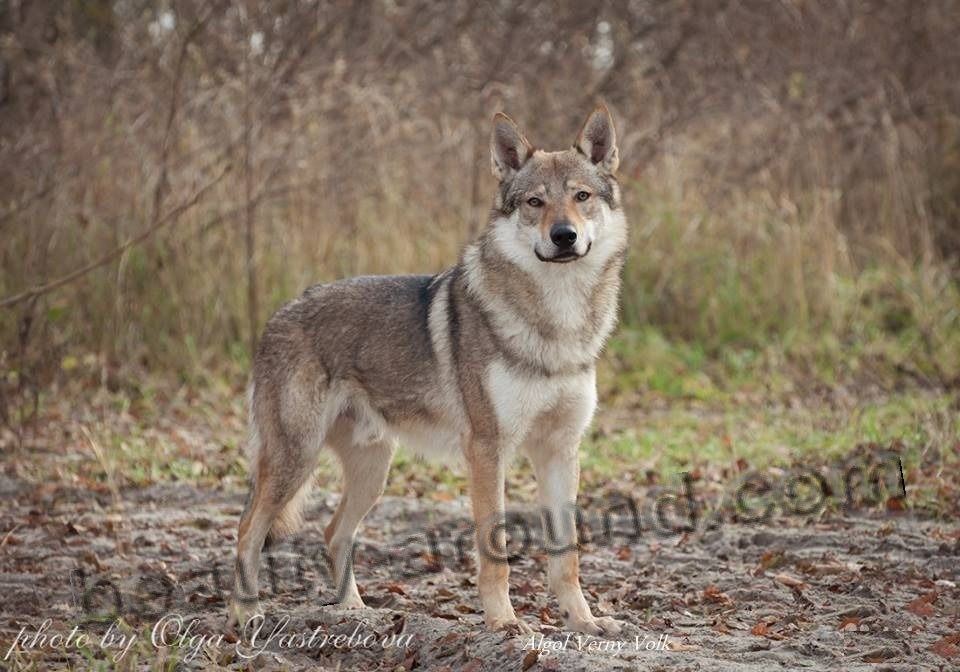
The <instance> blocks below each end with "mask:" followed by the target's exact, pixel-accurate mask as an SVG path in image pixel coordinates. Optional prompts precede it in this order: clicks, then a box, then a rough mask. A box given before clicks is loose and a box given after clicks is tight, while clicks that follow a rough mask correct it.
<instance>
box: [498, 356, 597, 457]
mask: <svg viewBox="0 0 960 672" xmlns="http://www.w3.org/2000/svg"><path fill="white" fill-rule="evenodd" d="M487 391H488V394H489V395H490V401H491V403H492V405H493V409H494V412H495V414H496V416H497V423H498V426H499V429H500V434H501V436H502V438H503V440H504V442H505V443H506V447H507V448H508V449H509V450H513V449H515V448H516V447H517V446H519V445H520V444H521V443H522V442H523V440H524V439H525V438H526V437H527V436H528V435H529V434H530V432H531V430H532V429H534V425H535V423H536V422H538V421H540V420H542V418H543V416H544V414H545V413H547V412H549V411H550V410H552V409H555V408H559V407H563V413H562V422H563V424H564V425H565V429H566V430H568V432H569V434H570V435H571V436H574V435H575V436H576V437H577V438H579V434H580V432H581V431H582V430H583V428H584V427H585V426H586V425H587V423H589V422H590V418H591V417H592V416H593V411H594V409H595V408H596V404H597V389H596V374H595V373H594V372H593V371H592V370H590V371H584V372H581V373H576V374H571V375H566V376H551V377H544V376H531V375H528V374H526V373H524V372H521V371H519V370H517V369H514V368H511V367H510V366H508V365H507V364H505V363H504V362H503V361H501V360H495V361H494V362H492V363H491V364H490V365H489V367H488V368H487ZM558 429H559V428H558Z"/></svg>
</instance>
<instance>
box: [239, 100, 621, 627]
mask: <svg viewBox="0 0 960 672" xmlns="http://www.w3.org/2000/svg"><path fill="white" fill-rule="evenodd" d="M491 154H492V166H493V173H494V175H495V177H496V178H497V180H498V181H499V188H498V190H497V194H496V197H495V200H494V206H493V210H492V212H491V215H490V219H489V223H488V225H487V226H486V228H485V230H484V231H483V232H482V234H481V235H480V236H479V238H478V239H477V240H475V241H474V242H472V243H471V244H469V245H467V247H466V248H465V249H464V250H463V252H462V254H461V256H460V260H459V263H457V265H455V266H454V267H453V268H451V269H448V270H446V271H444V272H442V273H439V274H437V275H433V276H429V275H403V276H375V277H358V278H352V279H348V280H342V281H339V282H334V283H331V284H325V285H316V286H313V287H310V288H309V289H307V290H306V291H305V292H304V293H303V295H302V296H301V297H300V298H297V299H294V300H293V301H291V302H290V303H288V304H286V305H285V306H283V307H282V308H281V309H280V310H279V311H277V312H276V314H274V315H273V317H272V318H271V319H270V320H269V322H268V323H267V326H266V328H265V330H264V332H263V337H262V339H261V340H260V345H259V347H258V350H257V353H256V357H255V359H254V363H253V384H252V386H251V401H250V425H251V431H250V441H249V454H250V455H249V457H250V467H251V471H252V474H251V490H250V495H249V497H248V500H247V506H246V508H245V510H244V512H243V514H242V516H241V519H240V529H239V534H238V538H237V561H236V568H235V581H234V589H233V598H232V605H231V608H230V611H231V615H230V623H231V624H235V623H237V622H238V621H241V622H243V619H246V618H247V617H249V616H250V615H251V614H253V613H255V612H257V611H258V609H259V605H258V583H257V573H258V568H259V565H260V554H261V549H262V547H263V546H264V543H265V542H268V541H270V540H272V539H275V538H279V537H281V536H283V535H285V534H288V533H290V532H293V531H294V530H295V529H296V528H297V527H298V525H299V524H300V522H301V509H302V505H303V503H304V499H305V496H306V495H307V494H308V492H309V488H310V485H311V481H312V478H311V476H312V472H313V471H314V468H315V467H316V465H317V462H318V456H319V453H320V450H321V449H322V448H323V447H324V446H325V447H327V448H329V449H330V450H331V451H332V452H333V453H334V454H335V455H336V456H337V458H338V459H339V462H340V463H341V465H342V479H343V496H342V497H341V499H340V502H339V504H338V506H337V509H336V511H335V512H334V514H333V516H332V518H331V520H330V522H329V524H328V525H327V527H326V529H325V531H324V537H325V539H326V541H327V544H328V548H329V551H330V557H331V559H332V565H333V577H334V579H335V580H336V584H337V586H339V606H340V607H341V608H360V607H363V601H362V600H361V598H360V593H359V592H358V591H357V584H356V581H355V579H354V573H353V561H352V556H353V545H354V537H355V535H356V532H357V527H358V525H359V524H360V522H361V521H362V520H363V517H364V516H365V515H366V514H367V512H368V511H369V510H370V508H371V507H372V506H373V505H374V503H375V502H376V501H377V500H378V499H379V497H380V495H381V494H382V493H383V488H384V485H385V483H386V478H387V471H388V469H389V466H390V462H391V459H392V456H393V453H394V449H395V446H396V445H397V444H398V443H400V444H402V445H404V446H406V447H407V448H408V449H410V450H412V451H413V452H414V453H416V454H424V453H427V454H432V455H433V456H436V455H437V454H438V453H439V454H445V455H449V456H452V457H455V458H458V459H461V460H462V461H463V462H465V463H466V467H467V474H468V483H469V490H470V497H471V502H472V509H473V518H474V523H475V525H474V527H475V539H476V545H477V550H478V578H477V585H478V589H479V594H480V601H481V604H482V606H483V612H484V620H485V622H486V625H487V626H488V627H489V628H492V629H499V628H506V627H508V626H513V628H512V629H515V630H516V629H518V630H520V631H522V632H528V631H529V628H528V626H526V625H524V624H523V623H522V621H518V620H517V616H516V614H515V613H514V610H513V607H512V606H511V604H510V598H509V595H508V573H509V565H508V563H507V560H506V552H505V548H506V539H505V533H504V529H505V524H504V520H505V512H504V472H505V469H506V466H507V464H508V463H509V462H510V460H511V457H512V456H513V455H514V454H516V452H517V451H522V452H523V453H524V454H526V456H527V457H528V458H529V459H530V462H531V464H532V466H533V471H534V475H535V477H536V480H537V484H538V489H539V503H540V509H541V515H542V520H543V525H544V531H545V535H544V536H545V538H547V540H548V546H549V547H548V551H549V552H548V556H549V559H548V583H549V586H550V589H551V591H552V592H553V593H554V594H555V596H556V598H557V601H558V603H559V610H560V613H561V614H562V616H563V619H564V622H565V625H566V627H567V628H568V629H571V630H574V631H579V632H585V633H588V634H593V635H597V634H616V633H618V632H619V631H620V624H619V623H618V622H617V621H615V620H614V619H612V618H609V617H595V616H594V615H593V614H592V613H591V611H590V607H589V606H587V601H586V599H585V598H584V596H583V592H582V590H581V587H580V576H579V555H578V550H577V549H578V546H577V536H576V535H577V533H576V523H575V511H574V507H575V503H576V498H577V489H578V482H579V460H578V446H579V443H580V439H581V437H582V435H583V432H584V430H585V429H586V428H587V425H588V424H589V422H590V419H591V417H592V416H593V412H594V408H595V407H596V403H597V393H596V368H595V364H596V360H597V357H598V356H599V354H600V352H601V350H602V349H603V346H604V342H605V340H606V338H607V336H608V335H609V334H610V332H611V330H612V329H613V327H614V324H615V322H616V317H617V299H618V294H619V291H620V272H621V268H622V266H623V261H624V256H625V254H626V249H627V224H626V220H625V218H624V214H623V209H622V207H621V197H620V188H619V185H618V182H617V180H616V178H615V173H616V170H617V165H618V163H619V153H618V150H617V144H616V136H615V131H614V126H613V120H612V119H611V117H610V113H609V111H608V110H607V108H606V107H605V106H604V105H602V104H601V105H599V106H598V107H597V108H596V109H595V110H594V111H593V112H591V114H590V115H589V116H588V117H587V119H586V121H585V122H584V124H583V126H582V128H581V130H580V132H579V134H578V135H577V138H576V141H575V142H574V145H573V147H572V148H570V149H567V150H564V151H543V150H540V149H535V148H534V147H533V145H531V144H530V142H529V141H528V140H527V139H526V138H525V137H524V135H523V134H522V133H521V132H520V129H519V128H518V127H517V125H516V124H515V123H514V122H513V121H512V120H511V119H510V118H509V117H508V116H506V115H505V114H502V113H500V114H497V115H496V116H495V117H494V120H493V132H492V134H491ZM548 532H549V534H547V533H548Z"/></svg>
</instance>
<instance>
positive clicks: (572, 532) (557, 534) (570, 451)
mask: <svg viewBox="0 0 960 672" xmlns="http://www.w3.org/2000/svg"><path fill="white" fill-rule="evenodd" d="M577 448H578V442H576V441H571V440H570V436H569V433H566V434H564V433H559V432H551V433H550V435H549V436H547V437H544V439H543V440H540V441H534V442H531V443H530V444H529V445H528V447H527V454H528V455H529V457H530V461H531V462H532V464H533V469H534V473H535V475H536V477H537V491H538V494H539V499H540V509H541V516H542V520H543V530H544V535H543V536H544V544H545V546H546V550H547V557H548V558H549V559H548V567H547V578H548V580H549V583H550V589H551V590H552V591H553V593H554V594H555V595H556V596H557V601H558V602H559V606H560V614H561V615H562V616H563V620H564V624H565V625H566V627H567V628H569V629H571V630H575V631H577V632H584V633H587V634H589V635H600V634H607V635H615V634H618V633H619V632H620V624H619V623H618V622H617V621H615V620H614V619H612V618H609V617H600V618H597V617H595V616H594V615H593V614H592V613H591V612H590V607H589V606H588V605H587V601H586V599H585V598H584V596H583V590H582V589H581V588H580V553H579V551H578V550H577V525H576V502H577V489H578V487H579V481H580V459H579V458H580V456H579V453H578V450H577Z"/></svg>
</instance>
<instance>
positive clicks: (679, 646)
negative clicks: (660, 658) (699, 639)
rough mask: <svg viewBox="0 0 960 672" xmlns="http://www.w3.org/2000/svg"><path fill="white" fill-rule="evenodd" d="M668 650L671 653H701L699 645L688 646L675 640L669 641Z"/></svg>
mask: <svg viewBox="0 0 960 672" xmlns="http://www.w3.org/2000/svg"><path fill="white" fill-rule="evenodd" d="M667 648H668V649H670V650H671V651H699V650H700V646H699V645H698V644H687V643H685V642H680V641H677V640H675V639H667Z"/></svg>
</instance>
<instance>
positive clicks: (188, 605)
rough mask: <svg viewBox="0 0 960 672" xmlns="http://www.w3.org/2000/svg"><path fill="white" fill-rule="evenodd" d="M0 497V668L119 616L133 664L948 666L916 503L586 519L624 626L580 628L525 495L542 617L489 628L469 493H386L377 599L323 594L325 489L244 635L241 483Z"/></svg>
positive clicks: (361, 569)
mask: <svg viewBox="0 0 960 672" xmlns="http://www.w3.org/2000/svg"><path fill="white" fill-rule="evenodd" d="M0 495H2V498H3V501H4V502H5V504H4V508H3V511H2V513H0V595H2V596H3V603H2V608H0V643H2V650H0V655H8V654H9V655H8V657H7V658H6V660H5V661H0V666H2V665H8V666H11V667H15V668H19V667H29V666H30V665H31V663H35V664H36V665H37V667H39V668H40V669H51V668H53V669H56V668H63V667H70V666H73V667H75V668H76V669H87V668H88V667H89V666H92V665H93V664H94V663H96V662H97V661H109V656H117V654H118V652H120V651H121V650H122V648H123V647H122V646H121V644H120V640H119V633H121V632H123V631H124V630H123V624H129V625H130V626H131V628H133V630H131V632H133V631H136V632H138V633H139V635H138V641H137V642H136V643H135V645H134V646H131V648H130V649H129V651H128V652H127V654H126V655H125V656H124V657H120V658H119V661H120V662H119V663H118V666H119V667H123V666H126V667H130V668H134V669H136V668H144V669H152V668H153V667H154V666H155V665H156V664H157V662H158V661H161V662H162V661H163V660H171V659H173V660H176V659H179V666H178V667H179V669H207V668H210V667H212V666H215V665H219V666H223V667H227V668H236V669H247V668H248V667H252V668H255V669H343V670H377V669H382V670H395V669H404V670H411V669H423V670H526V669H532V670H540V669H543V670H635V669H643V670H711V671H713V670H730V671H733V670H736V671H744V672H745V671H748V670H750V671H753V670H757V671H759V670H771V669H816V670H819V669H830V668H837V669H843V670H878V669H882V670H919V669H930V670H956V669H960V668H958V664H960V656H958V648H960V622H958V621H960V587H958V584H960V530H958V528H957V526H956V525H955V524H952V525H947V524H944V522H943V521H940V522H938V521H936V520H931V519H924V518H920V517H918V516H917V515H916V514H915V513H908V512H906V511H896V510H893V511H888V512H885V513H873V514H870V515H852V514H850V513H847V514H844V513H835V514H830V515H822V516H818V517H816V518H811V519H803V518H798V517H792V518H791V517H787V518H776V519H774V520H769V521H767V522H766V523H764V524H744V523H736V522H731V520H726V521H713V523H712V524H705V525H702V526H700V529H698V530H697V531H695V532H687V533H669V534H658V533H657V532H656V531H655V530H653V529H652V528H651V527H650V526H648V525H647V524H646V523H644V524H643V525H641V528H640V534H639V536H636V535H635V536H634V537H633V538H632V537H631V536H630V534H631V527H630V525H626V526H625V525H624V524H623V523H624V522H625V521H626V522H629V520H628V519H627V518H624V517H623V516H621V517H619V518H618V517H617V516H613V517H612V518H611V520H613V522H614V524H613V525H612V527H611V534H610V535H609V537H604V536H603V534H602V526H599V525H597V524H596V523H597V522H598V521H600V520H602V518H599V517H595V518H594V520H593V525H592V527H591V528H590V531H591V532H592V541H591V543H588V544H585V546H584V549H583V553H582V562H581V564H582V569H581V575H582V582H583V584H584V586H585V588H586V593H587V599H588V601H590V602H591V604H592V606H593V608H594V611H595V613H597V614H605V615H610V616H613V617H615V618H617V619H619V620H620V621H622V622H623V624H624V627H623V632H622V633H621V634H620V635H618V636H615V637H614V636H611V637H594V638H587V637H579V638H578V636H576V635H570V634H569V633H567V632H565V631H564V630H563V629H562V628H561V627H560V623H559V615H558V614H557V613H556V605H555V603H554V602H553V601H552V598H551V597H550V596H549V594H548V591H547V589H546V587H545V575H544V570H545V559H546V554H545V553H544V552H543V547H542V544H541V543H540V542H539V538H538V534H539V533H538V526H537V525H535V524H534V522H533V521H534V520H535V515H534V511H532V510H531V509H523V508H521V509H518V510H517V511H516V512H515V517H514V518H512V520H514V521H515V524H514V526H513V527H512V528H511V538H512V542H511V544H512V545H511V550H512V551H513V552H515V555H516V557H515V558H514V560H513V561H512V562H511V580H510V581H511V595H512V599H513V603H514V606H515V607H516V609H517V612H518V614H519V615H520V617H521V618H522V620H523V621H524V622H525V623H526V624H527V625H529V626H530V627H531V628H532V629H533V631H534V633H533V634H532V635H530V634H520V633H517V632H487V631H486V630H485V629H484V628H483V627H482V616H481V614H480V613H478V612H479V601H478V598H477V595H476V588H475V585H474V580H473V570H474V568H473V564H472V554H471V552H470V548H469V546H470V544H469V542H468V540H469V538H470V534H469V509H468V506H467V503H466V502H465V501H463V500H461V499H454V500H453V501H449V502H438V501H421V500H416V499H410V498H397V497H385V498H384V500H383V501H382V502H381V503H380V504H378V506H377V507H376V508H375V509H374V511H373V512H371V514H370V516H369V517H368V518H367V520H366V523H365V525H364V527H363V529H362V534H361V538H360V539H359V543H358V548H357V555H356V574H357V580H358V583H359V584H360V586H361V592H362V593H363V595H364V600H365V601H366V603H367V604H368V605H369V607H368V608H367V609H363V610H357V611H342V610H338V609H336V608H334V607H332V606H325V605H324V603H326V602H329V601H331V600H334V599H335V594H334V593H335V591H334V588H333V586H332V585H331V582H330V580H329V574H328V572H327V569H326V567H327V565H326V561H325V550H324V545H323V542H322V534H320V530H321V529H322V526H323V525H324V524H325V522H326V520H327V519H328V517H329V515H330V514H331V513H332V510H333V508H334V506H335V504H336V501H337V496H336V495H334V494H328V493H324V492H317V493H315V496H314V499H313V501H312V504H311V506H310V508H309V511H308V515H307V518H308V520H307V525H306V527H305V529H304V530H303V532H302V533H301V534H299V535H297V536H296V537H294V538H291V539H288V540H285V541H282V542H280V543H279V544H278V545H276V546H275V547H273V548H270V549H269V550H268V551H267V553H266V561H265V563H264V568H263V570H262V572H261V594H262V596H263V600H262V605H263V607H264V609H265V611H266V612H267V613H268V617H267V620H266V622H265V624H264V629H263V630H261V633H260V638H259V640H258V641H257V642H256V646H251V645H250V643H249V642H248V641H246V640H240V641H237V640H236V638H235V637H232V636H230V635H224V634H223V633H224V621H225V612H226V603H225V597H227V596H228V594H229V588H228V587H229V586H230V583H231V580H232V569H231V565H232V558H233V544H234V542H235V538H236V526H237V519H238V516H239V513H240V510H241V507H242V504H243V499H244V496H245V492H243V491H240V490H216V489H209V488H206V489H205V488H198V487H195V486H193V485H187V484H166V485H156V486H151V487H149V488H145V489H141V490H130V491H126V492H121V493H120V494H119V496H117V497H116V498H114V497H111V496H110V495H98V496H93V495H91V494H90V492H89V491H88V490H87V489H83V488H75V489H71V488H69V487H61V486H59V485H58V486H54V485H51V487H49V488H29V489H27V488H26V487H25V486H24V485H23V483H22V482H21V481H18V480H12V479H6V480H0ZM520 521H526V522H527V523H529V525H527V526H526V527H525V526H524V524H523V523H521V522H520ZM525 530H526V531H527V532H529V535H530V538H529V539H528V540H525V536H524V535H525V532H524V531H525ZM633 532H634V533H635V532H636V530H633ZM430 535H432V538H433V539H434V540H435V542H434V543H432V544H431V541H430V539H431V536H430ZM457 539H461V540H462V543H461V549H459V550H458V548H457V544H456V540H457ZM171 614H177V615H179V616H180V617H181V618H182V620H181V621H176V617H175V616H171ZM118 615H119V616H120V617H122V624H121V625H120V627H118V624H117V622H116V619H117V616H118ZM45 619H51V620H50V624H49V626H48V629H47V630H46V635H47V636H48V637H49V636H50V635H51V634H52V633H63V634H64V635H66V634H68V633H69V632H70V631H71V629H72V628H73V627H74V626H75V625H76V626H77V631H76V632H78V633H86V634H87V636H88V638H89V640H90V642H92V643H89V644H87V646H85V647H83V646H80V647H78V646H76V645H75V642H74V643H71V642H69V641H68V642H66V644H65V643H64V642H59V643H58V644H59V645H58V646H52V645H50V643H49V641H47V642H46V644H45V643H44V642H43V641H41V640H38V642H39V643H38V644H36V645H35V646H27V644H25V643H24V642H25V639H24V638H25V637H28V636H31V635H32V634H35V632H36V630H37V628H38V627H39V626H40V625H41V624H42V623H43V621H44V620H45ZM158 622H160V623H162V624H164V625H165V628H166V629H165V630H164V625H161V626H157V627H155V626H156V624H157V623H158ZM111 624H112V629H111ZM178 624H182V626H183V627H184V628H186V627H187V626H188V624H189V626H190V630H189V631H188V632H185V633H183V634H185V635H186V636H184V637H183V641H182V642H181V644H182V646H180V647H176V646H163V645H164V644H165V643H166V644H175V643H176V642H175V640H176V634H177V630H176V628H177V625H178ZM21 629H25V630H24V633H25V634H23V635H20V639H19V640H18V646H17V647H15V650H14V651H12V652H11V651H10V650H11V646H12V645H13V643H14V639H15V638H16V637H17V636H18V634H19V633H21ZM274 629H276V632H277V636H274V637H272V638H269V633H270V632H272V631H274ZM161 630H163V631H164V632H165V633H166V634H165V636H166V641H163V640H162V639H160V638H159V637H160V634H159V633H160V631H161ZM108 631H109V632H108ZM105 633H107V634H106V639H107V640H108V641H112V642H113V644H111V645H109V646H106V648H105V649H104V648H101V646H100V644H101V643H103V642H102V641H101V640H102V638H103V637H104V635H105ZM111 633H112V634H111ZM155 633H156V634H157V636H158V639H157V640H156V641H151V637H152V636H153V635H154V634H155ZM248 634H249V633H248ZM281 634H283V635H285V636H280V635H281ZM311 635H313V636H314V639H313V641H312V642H311V641H310V640H309V637H310V636H311ZM337 635H342V636H343V637H341V639H340V640H337V639H336V636H337ZM111 637H113V639H112V640H111V639H110V638H111ZM264 640H269V641H264ZM384 642H386V646H384ZM204 644H205V645H206V646H203V645H204ZM191 654H194V655H191Z"/></svg>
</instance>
